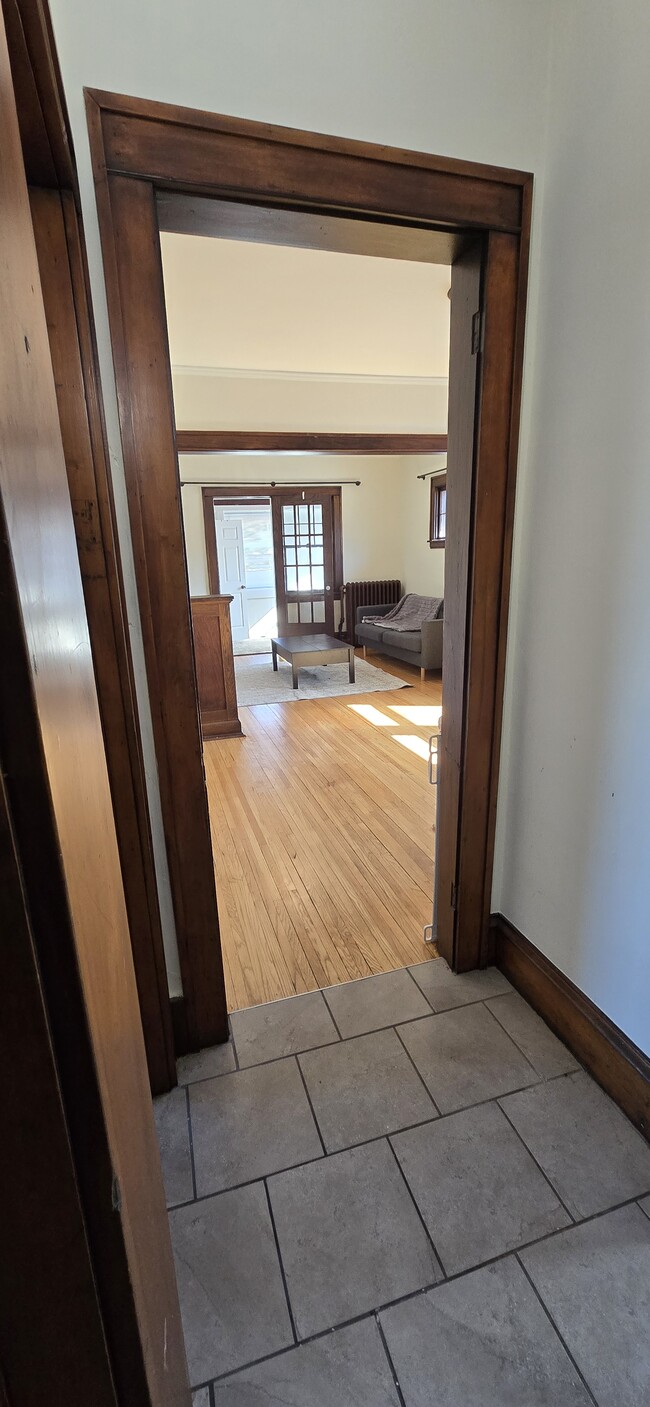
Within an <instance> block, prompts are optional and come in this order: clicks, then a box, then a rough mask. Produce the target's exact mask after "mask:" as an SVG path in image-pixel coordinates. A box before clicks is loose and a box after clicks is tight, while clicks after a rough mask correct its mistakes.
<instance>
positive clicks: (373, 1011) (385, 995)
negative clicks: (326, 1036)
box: [325, 967, 431, 1038]
mask: <svg viewBox="0 0 650 1407" xmlns="http://www.w3.org/2000/svg"><path fill="white" fill-rule="evenodd" d="M325 1000H326V1001H327V1004H328V1006H329V1007H330V1009H331V1011H332V1012H333V1015H334V1020H335V1021H336V1024H337V1026H338V1028H339V1031H340V1032H341V1035H342V1036H343V1037H344V1038H345V1037H346V1036H362V1035H365V1033H366V1032H367V1031H379V1030H380V1029H381V1027H382V1026H396V1025H397V1023H398V1022H399V1021H412V1020H413V1019H414V1017H416V1016H428V1015H429V1013H430V1011H431V1008H430V1006H429V1003H428V1002H427V1001H425V998H424V997H423V995H422V993H421V991H420V988H419V987H418V986H417V984H416V983H415V982H414V981H413V978H412V977H410V976H409V974H408V972H407V970H406V968H404V967H403V968H400V969H399V970H398V971H397V972H383V973H382V974H381V975H380V976H379V977H362V978H361V979H360V980H359V981H358V982H343V983H342V984H341V986H339V987H328V988H327V989H326V991H325Z"/></svg>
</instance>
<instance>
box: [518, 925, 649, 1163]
mask: <svg viewBox="0 0 650 1407" xmlns="http://www.w3.org/2000/svg"><path fill="white" fill-rule="evenodd" d="M490 929H491V938H492V940H493V945H494V956H495V961H496V964H497V967H499V968H500V969H501V971H502V972H503V973H505V975H506V977H508V978H509V980H510V981H511V982H512V985H513V987H516V988H517V991H519V992H521V994H522V996H523V997H525V998H526V1001H528V1002H530V1004H531V1006H533V1007H534V1008H535V1010H536V1011H538V1012H539V1014H540V1016H542V1017H543V1018H544V1020H545V1021H546V1023H547V1025H549V1026H550V1027H551V1030H553V1031H555V1033H556V1035H557V1036H559V1037H560V1039H561V1040H563V1041H564V1043H565V1045H568V1047H569V1049H570V1050H571V1051H572V1052H573V1054H574V1055H575V1056H576V1058H577V1059H578V1060H580V1061H581V1063H582V1064H583V1065H584V1066H585V1067H586V1069H587V1070H588V1071H589V1073H590V1074H591V1075H593V1077H594V1079H595V1080H597V1081H598V1084H599V1085H602V1088H603V1089H604V1090H606V1092H607V1094H609V1095H611V1098H612V1099H613V1100H614V1101H615V1103H616V1104H618V1106H619V1108H620V1109H622V1110H623V1113H624V1114H627V1116H628V1118H629V1119H631V1120H632V1123H633V1124H636V1127H637V1128H638V1129H639V1130H640V1131H641V1133H643V1134H644V1135H645V1137H646V1138H647V1137H648V1136H649V1135H650V1058H649V1057H648V1056H647V1055H644V1054H643V1051H641V1050H639V1047H638V1046H636V1045H634V1043H633V1042H632V1041H631V1040H630V1039H629V1038H628V1037H627V1036H626V1035H624V1033H623V1031H621V1030H620V1029H619V1027H618V1026H615V1025H614V1022H613V1021H610V1019H609V1017H608V1016H605V1014H604V1012H602V1011H601V1010H600V1009H599V1007H597V1006H595V1005H594V1003H593V1002H592V1001H590V999H589V997H587V996H585V994H584V992H581V991H580V989H579V988H578V987H576V986H574V984H573V982H571V981H570V980H569V978H568V977H565V976H564V973H562V972H560V970H559V968H557V967H555V965H554V964H553V963H552V962H550V961H549V959H548V958H547V957H545V956H544V954H543V953H541V952H540V951H539V949H538V948H535V947H533V944H532V943H530V942H529V941H528V939H527V938H524V935H523V933H520V932H519V929H517V928H515V927H514V924H512V923H510V922H509V920H508V919H507V918H504V916H503V914H492V916H491V919H490Z"/></svg>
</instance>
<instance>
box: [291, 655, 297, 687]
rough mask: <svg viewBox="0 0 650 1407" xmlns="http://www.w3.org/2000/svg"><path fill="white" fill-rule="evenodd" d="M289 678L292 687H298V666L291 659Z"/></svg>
mask: <svg viewBox="0 0 650 1407" xmlns="http://www.w3.org/2000/svg"><path fill="white" fill-rule="evenodd" d="M291 679H292V683H293V687H294V689H297V688H298V666H297V664H296V661H295V660H292V661H291Z"/></svg>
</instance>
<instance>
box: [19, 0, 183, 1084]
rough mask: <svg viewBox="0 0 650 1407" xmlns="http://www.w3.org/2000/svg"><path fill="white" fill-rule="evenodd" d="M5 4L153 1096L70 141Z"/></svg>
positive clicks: (165, 1050) (52, 61)
mask: <svg viewBox="0 0 650 1407" xmlns="http://www.w3.org/2000/svg"><path fill="white" fill-rule="evenodd" d="M1 3H2V8H3V10H4V13H5V20H6V27H7V40H8V49H9V61H10V65H11V69H12V76H13V82H14V92H15V99H16V108H17V114H18V124H19V130H20V136H21V146H22V154H23V161H24V164H25V171H26V175H27V180H28V184H29V190H30V202H31V211H32V225H33V231H34V240H35V243H36V253H37V257H38V262H39V272H40V279H41V288H42V292H43V298H44V302H45V313H46V318H47V326H48V335H49V339H50V354H51V357H52V364H53V368H54V377H55V385H56V391H57V400H58V407H59V418H60V423H61V434H62V439H63V450H64V454H65V459H66V468H67V473H68V483H69V487H70V497H71V501H72V511H73V515H74V522H75V530H76V535H77V548H78V553H79V564H80V568H81V577H82V582H83V588H84V596H85V602H86V611H87V614H88V622H89V628H90V633H91V640H92V648H93V664H94V668H95V678H96V682H97V691H98V695H99V702H100V710H101V716H102V727H103V732H104V742H105V747H106V758H107V762H108V769H109V777H110V783H111V791H112V795H113V801H114V807H115V818H116V825H117V833H118V843H119V847H120V862H121V867H122V878H123V881H124V892H125V898H126V905H127V912H128V916H129V930H130V933H131V944H132V951H133V960H134V965H135V971H136V979H137V983H138V996H139V999H140V1008H141V1015H142V1025H143V1031H144V1038H145V1046H146V1050H147V1061H148V1066H149V1075H150V1079H151V1087H152V1091H153V1093H154V1094H160V1093H162V1092H163V1091H164V1090H167V1089H170V1088H171V1086H172V1085H173V1084H175V1083H176V1068H175V1064H174V1050H173V1040H172V1029H171V1012H170V1004H169V994H168V987H167V973H166V968H165V955H164V948H163V936H162V925H161V919H160V910H159V905H158V890H157V884H156V872H155V866H154V858H153V845H152V839H151V828H150V823H149V810H148V800H147V792H146V783H145V775H144V762H143V756H142V745H141V739H140V727H139V720H138V712H137V705H136V699H135V685H134V679H133V665H132V659H131V651H130V642H129V637H128V631H127V628H126V608H125V604H124V587H123V581H122V571H121V562H120V554H119V547H118V543H117V534H116V529H115V514H114V505H113V498H112V485H111V481H110V476H109V473H108V467H107V465H108V451H107V445H106V435H105V429H104V420H103V410H102V400H101V392H100V386H99V372H98V365H97V353H96V346H95V330H94V324H93V315H92V308H91V302H90V292H89V282H88V271H87V267H86V251H85V244H84V231H83V224H82V220H81V215H80V211H79V204H78V198H77V175H76V166H75V159H74V150H73V146H72V139H71V136H70V132H69V127H68V120H67V113H66V108H65V99H64V94H63V85H62V82H61V76H60V73H59V68H58V63H57V56H56V50H55V47H54V40H53V37H52V31H51V25H50V17H49V13H48V9H47V5H46V4H44V3H43V0H1Z"/></svg>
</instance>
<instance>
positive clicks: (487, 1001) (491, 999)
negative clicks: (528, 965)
mask: <svg viewBox="0 0 650 1407" xmlns="http://www.w3.org/2000/svg"><path fill="white" fill-rule="evenodd" d="M516 995H517V996H518V997H521V999H522V1001H523V1002H526V998H525V997H522V996H521V992H517V993H516ZM502 996H505V997H509V996H511V993H510V992H502V993H501V994H500V996H497V997H485V998H484V999H483V1004H484V1006H486V1007H487V1009H488V1011H489V1013H490V1016H493V1017H494V1019H495V1021H498V1023H499V1025H500V1027H501V1030H502V1031H505V1033H506V1035H507V1036H509V1037H510V1040H511V1041H512V1043H513V1045H516V1047H517V1050H519V1051H521V1054H522V1055H523V1057H524V1060H527V1061H528V1064H529V1065H532V1067H533V1070H535V1073H536V1074H539V1078H540V1080H556V1079H558V1078H559V1076H558V1075H542V1074H540V1072H539V1071H538V1070H537V1068H536V1066H535V1065H533V1062H532V1060H531V1058H530V1056H529V1055H526V1052H525V1050H524V1048H523V1046H521V1045H520V1044H519V1041H518V1040H516V1039H515V1037H514V1036H513V1034H512V1031H509V1030H508V1027H507V1026H504V1024H503V1021H501V1019H500V1017H498V1016H497V1014H496V1011H493V1010H492V1007H491V1006H490V1002H496V1001H500V999H501V997H502ZM526 1006H527V1007H528V1008H529V1010H530V1011H531V1012H532V1013H533V1015H534V1016H537V1018H538V1020H539V1021H541V1022H542V1025H543V1026H544V1027H545V1028H546V1030H547V1031H548V1034H549V1035H550V1036H553V1037H554V1038H555V1040H556V1041H557V1042H558V1043H559V1045H561V1046H562V1048H563V1050H566V1052H567V1055H568V1056H569V1057H570V1058H571V1060H573V1061H575V1066H573V1067H572V1068H571V1069H570V1070H561V1071H560V1074H561V1075H577V1073H578V1070H583V1069H584V1066H583V1065H580V1063H579V1061H578V1060H576V1057H575V1055H573V1054H572V1052H571V1051H570V1050H569V1047H568V1046H567V1045H565V1044H564V1041H561V1040H560V1037H559V1036H556V1035H555V1032H554V1031H552V1030H551V1028H550V1026H547V1024H546V1022H545V1020H544V1018H543V1016H539V1013H538V1012H536V1011H535V1008H534V1007H533V1006H531V1005H530V1002H526Z"/></svg>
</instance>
